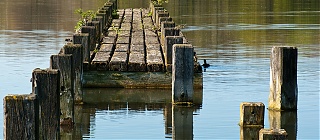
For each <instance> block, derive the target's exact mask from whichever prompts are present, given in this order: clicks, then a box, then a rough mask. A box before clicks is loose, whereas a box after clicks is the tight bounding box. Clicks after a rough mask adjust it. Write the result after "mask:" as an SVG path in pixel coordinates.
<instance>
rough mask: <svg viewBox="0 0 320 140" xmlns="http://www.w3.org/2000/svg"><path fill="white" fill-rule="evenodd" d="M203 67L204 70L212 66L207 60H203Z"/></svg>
mask: <svg viewBox="0 0 320 140" xmlns="http://www.w3.org/2000/svg"><path fill="white" fill-rule="evenodd" d="M202 66H203V67H204V68H208V67H210V64H208V63H207V60H206V59H203V64H202Z"/></svg>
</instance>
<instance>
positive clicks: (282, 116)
mask: <svg viewBox="0 0 320 140" xmlns="http://www.w3.org/2000/svg"><path fill="white" fill-rule="evenodd" d="M269 123H270V128H271V129H285V130H286V132H287V133H288V139H289V140H295V139H296V138H297V111H273V110H269Z"/></svg>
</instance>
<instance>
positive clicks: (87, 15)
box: [74, 8, 96, 32]
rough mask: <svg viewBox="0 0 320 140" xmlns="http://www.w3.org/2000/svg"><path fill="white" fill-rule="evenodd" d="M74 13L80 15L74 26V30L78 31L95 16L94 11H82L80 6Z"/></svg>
mask: <svg viewBox="0 0 320 140" xmlns="http://www.w3.org/2000/svg"><path fill="white" fill-rule="evenodd" d="M75 13H76V14H79V15H81V18H80V19H79V21H78V22H77V25H76V26H75V27H74V29H75V31H76V32H80V29H81V27H82V26H84V25H86V24H87V23H88V22H89V21H91V20H92V19H93V18H95V17H96V12H93V11H92V10H88V11H85V12H84V11H83V10H82V9H81V8H79V9H77V10H75Z"/></svg>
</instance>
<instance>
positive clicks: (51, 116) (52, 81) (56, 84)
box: [32, 68, 60, 140]
mask: <svg viewBox="0 0 320 140" xmlns="http://www.w3.org/2000/svg"><path fill="white" fill-rule="evenodd" d="M32 80H33V82H32V93H33V94H36V95H37V97H38V103H39V139H40V140H47V139H52V140H53V139H59V137H60V134H59V131H60V130H59V129H60V72H59V70H56V69H46V70H42V69H39V68H36V69H34V70H33V72H32Z"/></svg>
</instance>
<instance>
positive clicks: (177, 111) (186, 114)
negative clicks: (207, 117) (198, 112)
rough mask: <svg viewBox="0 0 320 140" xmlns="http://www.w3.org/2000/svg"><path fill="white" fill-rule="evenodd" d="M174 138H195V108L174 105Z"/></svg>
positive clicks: (175, 139)
mask: <svg viewBox="0 0 320 140" xmlns="http://www.w3.org/2000/svg"><path fill="white" fill-rule="evenodd" d="M172 139H173V140H192V139H193V108H192V107H187V106H177V105H173V107H172Z"/></svg>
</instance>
